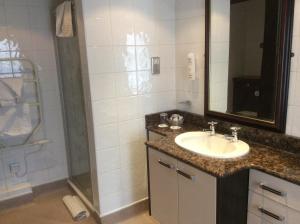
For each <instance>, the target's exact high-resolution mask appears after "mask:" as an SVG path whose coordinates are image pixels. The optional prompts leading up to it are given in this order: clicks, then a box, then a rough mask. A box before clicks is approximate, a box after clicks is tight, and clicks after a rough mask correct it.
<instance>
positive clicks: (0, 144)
mask: <svg viewBox="0 0 300 224" xmlns="http://www.w3.org/2000/svg"><path fill="white" fill-rule="evenodd" d="M3 62H8V63H9V64H10V66H11V68H10V69H9V70H11V71H12V72H11V73H4V75H5V77H2V73H0V79H1V78H7V76H8V75H10V74H11V75H12V77H13V78H16V77H17V76H16V75H20V76H22V74H30V75H32V78H27V77H26V78H24V82H32V83H33V84H34V87H35V88H34V90H35V91H34V92H35V97H36V102H24V101H23V102H20V103H24V104H25V103H26V104H29V105H30V106H35V107H37V111H38V118H37V124H36V125H35V127H34V128H33V129H32V132H31V133H29V135H28V137H27V138H26V139H25V140H24V142H23V143H22V144H16V145H6V144H5V143H4V142H3V140H2V141H1V139H0V149H5V148H13V147H19V146H31V145H32V139H33V137H34V136H35V134H36V133H37V132H38V131H39V130H40V129H41V127H42V123H43V121H44V117H43V111H42V105H43V102H42V97H41V92H40V91H41V90H40V80H39V77H38V73H37V70H36V67H35V65H34V63H33V62H32V61H31V60H30V59H27V58H0V64H1V63H3ZM14 62H24V63H26V67H30V70H29V69H25V70H24V71H23V72H22V71H20V70H18V71H16V72H15V71H14Z"/></svg>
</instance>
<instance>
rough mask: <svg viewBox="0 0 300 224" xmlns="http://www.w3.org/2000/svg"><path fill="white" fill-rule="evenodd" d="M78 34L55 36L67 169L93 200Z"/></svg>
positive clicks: (82, 190) (76, 183)
mask: <svg viewBox="0 0 300 224" xmlns="http://www.w3.org/2000/svg"><path fill="white" fill-rule="evenodd" d="M78 43H79V42H78V38H77V37H73V38H57V51H58V55H59V63H60V74H61V77H60V86H61V94H62V98H63V108H64V120H65V133H66V139H67V148H68V160H69V173H70V179H71V181H72V182H73V184H75V185H76V187H77V188H79V190H80V191H81V192H82V193H83V194H84V195H85V196H86V197H87V199H88V200H89V201H90V202H93V192H92V182H91V168H90V157H89V156H90V154H89V142H88V135H87V133H88V132H87V121H86V111H85V103H84V92H83V86H82V76H81V72H82V71H81V66H80V52H79V45H78Z"/></svg>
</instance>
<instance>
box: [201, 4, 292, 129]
mask: <svg viewBox="0 0 300 224" xmlns="http://www.w3.org/2000/svg"><path fill="white" fill-rule="evenodd" d="M281 1H282V8H281V16H280V33H279V48H280V49H279V52H280V53H279V55H278V57H277V68H276V78H277V89H276V91H275V111H274V112H275V116H274V117H275V119H274V122H269V121H264V120H259V119H255V118H249V117H243V116H238V115H234V114H226V113H221V112H217V111H211V110H209V69H210V68H209V64H210V62H209V58H210V55H209V52H210V39H209V38H210V10H211V7H210V2H211V1H210V0H205V105H204V112H205V116H209V117H212V118H218V119H221V120H226V121H230V122H236V123H240V124H244V125H249V126H255V127H260V128H264V129H268V130H272V131H276V132H285V129H286V119H287V107H288V96H289V80H290V66H291V57H293V56H294V54H293V53H292V38H293V21H294V5H295V2H294V0H281Z"/></svg>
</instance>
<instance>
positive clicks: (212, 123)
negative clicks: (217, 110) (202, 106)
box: [208, 121, 218, 126]
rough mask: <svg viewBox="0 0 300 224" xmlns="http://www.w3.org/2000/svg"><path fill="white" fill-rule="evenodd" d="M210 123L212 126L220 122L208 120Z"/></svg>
mask: <svg viewBox="0 0 300 224" xmlns="http://www.w3.org/2000/svg"><path fill="white" fill-rule="evenodd" d="M208 124H209V125H210V126H216V125H217V124H218V122H215V121H210V122H208Z"/></svg>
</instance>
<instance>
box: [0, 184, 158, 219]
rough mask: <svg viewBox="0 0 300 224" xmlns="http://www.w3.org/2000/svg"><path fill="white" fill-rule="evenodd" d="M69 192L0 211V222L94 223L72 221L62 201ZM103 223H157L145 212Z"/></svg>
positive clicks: (40, 197)
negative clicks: (122, 219)
mask: <svg viewBox="0 0 300 224" xmlns="http://www.w3.org/2000/svg"><path fill="white" fill-rule="evenodd" d="M66 194H70V191H69V190H68V189H61V190H57V191H54V192H51V193H46V194H43V195H40V196H38V197H37V198H35V200H34V201H33V202H31V203H28V204H25V205H23V206H20V207H17V208H12V209H8V210H4V211H0V223H1V224H73V223H78V224H96V223H97V222H96V221H95V220H94V219H93V218H89V219H87V220H84V221H81V222H74V221H73V220H72V218H71V216H70V214H69V212H68V211H67V209H66V208H65V206H64V204H63V203H62V200H61V199H62V197H63V196H64V195H66ZM103 224H157V223H156V222H155V221H153V219H152V218H151V217H149V216H148V214H147V213H146V212H144V213H141V214H139V215H136V216H134V217H130V218H128V219H127V220H124V221H121V222H118V223H103Z"/></svg>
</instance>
